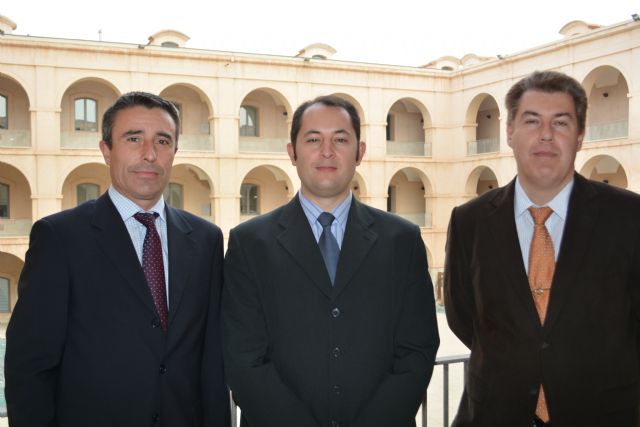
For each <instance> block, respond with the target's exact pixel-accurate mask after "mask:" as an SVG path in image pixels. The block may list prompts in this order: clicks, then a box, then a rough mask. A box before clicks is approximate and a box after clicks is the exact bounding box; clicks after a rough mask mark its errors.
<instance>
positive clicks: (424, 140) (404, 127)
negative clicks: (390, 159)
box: [386, 98, 432, 156]
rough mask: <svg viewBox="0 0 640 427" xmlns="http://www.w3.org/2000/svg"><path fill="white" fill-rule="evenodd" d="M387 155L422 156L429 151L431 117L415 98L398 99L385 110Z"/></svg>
mask: <svg viewBox="0 0 640 427" xmlns="http://www.w3.org/2000/svg"><path fill="white" fill-rule="evenodd" d="M386 122H387V126H386V142H387V154H389V155H400V156H424V155H429V154H430V152H431V150H430V147H427V144H430V143H431V132H432V130H431V129H430V126H431V116H430V115H429V111H428V110H427V109H426V108H425V106H424V105H423V104H422V103H421V102H419V101H417V100H416V99H415V98H400V99H398V100H397V101H395V102H394V103H393V104H391V106H390V107H389V109H388V110H387V116H386Z"/></svg>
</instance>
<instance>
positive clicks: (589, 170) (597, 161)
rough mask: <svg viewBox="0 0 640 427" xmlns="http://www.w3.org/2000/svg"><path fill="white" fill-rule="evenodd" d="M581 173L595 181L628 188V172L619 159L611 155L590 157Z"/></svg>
mask: <svg viewBox="0 0 640 427" xmlns="http://www.w3.org/2000/svg"><path fill="white" fill-rule="evenodd" d="M580 174H581V175H583V176H584V177H586V178H589V179H592V180H594V181H600V182H604V183H606V184H610V185H614V186H616V187H620V188H627V185H628V181H627V174H626V172H625V170H624V168H623V167H622V165H621V164H620V162H619V161H617V160H616V159H614V158H613V157H611V156H607V155H600V156H595V157H593V158H592V159H589V161H587V162H586V163H585V165H584V166H583V167H582V170H581V171H580Z"/></svg>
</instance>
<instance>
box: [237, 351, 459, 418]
mask: <svg viewBox="0 0 640 427" xmlns="http://www.w3.org/2000/svg"><path fill="white" fill-rule="evenodd" d="M468 362H469V355H468V354H467V355H463V356H445V357H438V358H437V359H436V363H435V367H434V373H435V370H436V369H438V366H442V373H443V378H442V424H440V426H442V427H449V394H450V384H449V366H450V365H454V364H460V363H462V365H463V370H464V378H465V380H463V381H466V378H467V366H468ZM426 408H427V393H426V392H425V395H424V398H423V399H422V405H421V406H420V409H419V411H418V419H419V420H421V421H422V423H421V424H418V426H420V425H421V427H428V425H429V424H428V415H429V414H428V411H427V409H426ZM231 425H232V426H233V427H239V426H240V409H239V408H238V406H236V404H235V402H234V401H233V399H231ZM432 427H433V426H432Z"/></svg>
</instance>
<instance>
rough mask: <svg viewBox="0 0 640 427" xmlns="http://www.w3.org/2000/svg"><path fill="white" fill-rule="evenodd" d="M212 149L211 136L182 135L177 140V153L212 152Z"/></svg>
mask: <svg viewBox="0 0 640 427" xmlns="http://www.w3.org/2000/svg"><path fill="white" fill-rule="evenodd" d="M214 147H215V145H214V143H213V135H208V134H204V135H202V134H199V135H198V134H185V133H182V134H180V137H179V138H178V151H182V150H193V151H213V149H214Z"/></svg>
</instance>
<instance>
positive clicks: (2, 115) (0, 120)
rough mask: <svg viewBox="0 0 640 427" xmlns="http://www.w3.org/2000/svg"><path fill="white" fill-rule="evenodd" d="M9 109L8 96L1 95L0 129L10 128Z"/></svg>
mask: <svg viewBox="0 0 640 427" xmlns="http://www.w3.org/2000/svg"><path fill="white" fill-rule="evenodd" d="M8 109H9V108H8V103H7V97H6V96H4V95H0V129H9V113H8V111H7V110H8Z"/></svg>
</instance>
